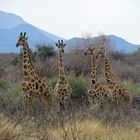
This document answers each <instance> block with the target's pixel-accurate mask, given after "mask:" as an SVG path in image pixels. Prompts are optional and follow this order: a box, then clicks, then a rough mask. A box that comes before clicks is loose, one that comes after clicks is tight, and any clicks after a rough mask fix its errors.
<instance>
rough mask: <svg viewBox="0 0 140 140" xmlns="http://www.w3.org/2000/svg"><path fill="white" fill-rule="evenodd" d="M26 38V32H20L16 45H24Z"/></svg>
mask: <svg viewBox="0 0 140 140" xmlns="http://www.w3.org/2000/svg"><path fill="white" fill-rule="evenodd" d="M27 39H28V37H26V32H24V34H22V32H21V33H20V36H19V39H18V41H17V44H16V47H19V46H24V45H25V44H26V41H27Z"/></svg>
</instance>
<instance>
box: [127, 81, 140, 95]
mask: <svg viewBox="0 0 140 140" xmlns="http://www.w3.org/2000/svg"><path fill="white" fill-rule="evenodd" d="M125 82H126V85H127V87H128V88H129V90H130V91H131V93H132V95H134V96H140V84H135V83H133V82H132V81H125Z"/></svg>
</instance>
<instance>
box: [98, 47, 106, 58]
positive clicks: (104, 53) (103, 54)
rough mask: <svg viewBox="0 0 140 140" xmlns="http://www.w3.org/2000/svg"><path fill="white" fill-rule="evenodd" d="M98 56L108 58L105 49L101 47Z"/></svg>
mask: <svg viewBox="0 0 140 140" xmlns="http://www.w3.org/2000/svg"><path fill="white" fill-rule="evenodd" d="M98 55H100V56H101V57H103V58H104V57H105V56H106V51H105V48H104V47H101V48H100V49H99V52H98Z"/></svg>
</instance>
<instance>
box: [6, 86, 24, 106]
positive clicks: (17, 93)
mask: <svg viewBox="0 0 140 140" xmlns="http://www.w3.org/2000/svg"><path fill="white" fill-rule="evenodd" d="M21 92H22V90H21V87H20V86H18V85H16V84H11V85H10V86H9V88H8V89H7V90H6V91H4V93H3V98H4V101H5V103H12V104H13V105H19V103H20V100H21Z"/></svg>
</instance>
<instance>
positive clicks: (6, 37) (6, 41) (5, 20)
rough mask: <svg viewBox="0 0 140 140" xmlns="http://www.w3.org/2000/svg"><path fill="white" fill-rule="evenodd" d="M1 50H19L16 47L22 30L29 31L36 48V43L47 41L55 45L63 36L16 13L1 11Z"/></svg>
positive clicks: (32, 44)
mask: <svg viewBox="0 0 140 140" xmlns="http://www.w3.org/2000/svg"><path fill="white" fill-rule="evenodd" d="M0 21H2V22H0V52H6V53H8V52H19V49H17V48H16V47H15V44H16V42H17V39H18V36H19V34H20V32H27V36H28V37H29V39H28V42H29V45H30V47H31V48H32V49H33V50H34V49H35V45H36V44H40V43H45V44H50V45H53V46H55V45H54V44H55V42H56V41H57V40H59V39H62V38H61V37H58V36H56V35H53V34H51V33H48V32H46V31H43V30H42V29H40V28H37V27H35V26H33V25H31V24H28V23H27V22H25V21H24V20H23V19H22V18H20V17H19V16H17V15H15V14H9V13H5V12H1V11H0Z"/></svg>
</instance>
